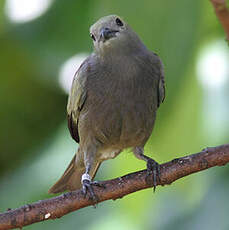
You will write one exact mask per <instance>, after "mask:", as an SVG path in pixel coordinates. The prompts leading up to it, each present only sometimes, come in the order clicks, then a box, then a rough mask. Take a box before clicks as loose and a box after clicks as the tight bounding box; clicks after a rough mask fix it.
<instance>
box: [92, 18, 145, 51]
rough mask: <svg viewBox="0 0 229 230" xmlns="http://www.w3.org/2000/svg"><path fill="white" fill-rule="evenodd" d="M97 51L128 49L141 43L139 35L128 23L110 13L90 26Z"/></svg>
mask: <svg viewBox="0 0 229 230" xmlns="http://www.w3.org/2000/svg"><path fill="white" fill-rule="evenodd" d="M90 36H91V38H92V40H93V44H94V47H95V51H96V52H98V53H100V54H104V53H107V52H115V51H121V52H124V51H128V50H129V49H130V48H131V47H133V46H135V47H136V46H137V45H136V44H135V43H141V42H140V40H139V38H138V36H137V35H136V34H135V33H134V32H133V31H132V29H131V28H130V27H129V25H128V24H127V23H125V22H124V20H123V19H122V18H120V17H119V16H117V15H109V16H106V17H103V18H101V19H99V20H98V21H97V22H96V23H95V24H94V25H92V26H91V28H90Z"/></svg>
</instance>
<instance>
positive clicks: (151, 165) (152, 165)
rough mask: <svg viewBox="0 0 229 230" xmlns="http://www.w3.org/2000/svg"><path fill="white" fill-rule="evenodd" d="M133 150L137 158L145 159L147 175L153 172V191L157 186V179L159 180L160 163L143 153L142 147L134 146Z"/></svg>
mask: <svg viewBox="0 0 229 230" xmlns="http://www.w3.org/2000/svg"><path fill="white" fill-rule="evenodd" d="M133 152H134V155H135V156H136V157H137V158H138V159H141V160H144V161H146V166H147V174H148V176H149V175H151V174H153V190H154V192H155V189H156V186H157V180H158V181H160V165H159V164H158V163H157V162H156V161H155V160H153V159H152V158H150V157H148V156H146V155H144V148H143V147H136V148H134V150H133ZM146 179H147V178H146Z"/></svg>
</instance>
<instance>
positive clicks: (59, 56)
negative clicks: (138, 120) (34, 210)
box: [0, 0, 229, 230]
mask: <svg viewBox="0 0 229 230" xmlns="http://www.w3.org/2000/svg"><path fill="white" fill-rule="evenodd" d="M109 14H118V15H120V16H121V17H123V18H124V19H125V21H127V22H128V23H129V24H130V25H131V27H132V28H133V29H134V30H135V31H136V32H137V33H138V34H139V36H140V38H141V39H142V40H143V42H144V43H145V44H146V46H147V47H148V48H149V49H151V50H153V51H154V52H156V53H157V54H158V55H159V56H160V57H161V59H162V60H163V62H164V66H165V76H166V100H165V102H164V103H163V104H162V106H161V107H160V109H159V112H158V116H157V121H156V126H155V129H154V131H153V133H152V136H151V139H150V140H149V141H148V143H147V145H146V149H145V152H146V154H148V155H149V156H152V157H154V158H155V159H156V160H157V161H159V162H165V161H169V160H171V159H173V158H176V157H179V156H184V155H186V154H190V153H194V152H198V151H200V150H201V149H203V148H205V147H207V146H216V145H220V144H223V143H227V142H228V140H229V117H228V113H229V106H228V104H229V102H228V101H229V52H228V46H227V44H226V42H225V35H224V33H223V30H222V28H221V25H220V24H219V22H218V20H217V18H216V16H215V14H214V10H213V9H212V6H211V4H210V2H209V1H199V0H173V1H170V0H164V1H155V0H153V1H147V0H142V1H130V0H127V1H121V0H116V1H111V0H98V1H92V0H91V1H85V0H78V1H75V0H68V1H64V0H20V1H19V0H5V1H4V0H1V1H0V212H3V211H5V210H6V209H7V208H16V207H19V206H21V205H23V204H26V203H30V202H33V201H37V200H38V199H45V198H49V197H51V196H50V195H48V194H47V190H48V188H49V187H50V186H51V185H52V184H53V183H54V182H55V181H56V180H57V179H58V178H59V176H60V175H61V174H62V173H63V171H64V170H65V168H66V167H67V165H68V163H69V161H70V160H71V158H72V156H73V154H74V152H75V151H76V149H77V145H76V144H75V142H74V141H73V140H72V139H71V137H70V135H69V132H68V129H67V122H66V112H65V111H66V103H67V97H68V90H69V87H70V85H71V80H72V77H73V74H74V72H75V71H76V70H77V68H78V66H79V65H80V63H81V62H82V60H83V59H84V58H85V57H86V56H87V55H88V54H89V53H90V52H92V42H91V39H90V37H89V32H88V31H89V27H90V25H91V24H93V23H94V22H95V21H96V20H97V19H99V18H100V17H102V16H105V15H109ZM143 168H145V163H144V162H141V161H139V160H137V159H136V158H135V157H134V156H133V154H132V153H131V152H130V151H125V152H124V153H123V154H121V155H119V156H118V157H117V158H116V159H114V160H112V161H111V160H110V161H107V162H104V164H103V165H102V167H101V169H100V170H99V172H98V175H97V177H96V179H98V180H103V179H110V178H113V177H118V176H121V175H124V174H126V173H129V172H133V171H136V170H139V169H143ZM228 177H229V167H228V166H225V167H220V168H216V167H215V168H212V169H209V170H207V171H204V172H201V173H198V174H195V175H191V176H188V177H185V178H183V179H181V180H179V181H177V182H175V183H174V184H172V185H171V186H166V187H163V188H162V187H158V188H157V191H156V193H155V194H154V193H153V191H152V189H148V190H143V191H141V192H137V193H134V194H131V195H129V196H127V197H125V198H123V199H120V200H116V201H107V202H104V203H101V204H99V205H98V208H97V209H96V210H95V209H93V208H92V207H88V208H84V209H82V210H79V211H77V212H74V213H71V214H69V215H67V216H65V217H63V218H61V219H58V220H55V221H47V222H42V223H38V224H34V225H31V226H28V227H25V229H34V230H35V229H44V230H45V229H64V228H65V229H69V230H70V229H76V228H77V229H82V230H84V229H85V230H87V229H88V230H90V229H93V230H95V229H100V230H101V229H108V228H109V229H120V230H122V229H127V228H128V229H133V230H135V229H136V230H138V229H159V230H172V229H176V230H179V229H180V230H183V229H188V230H189V229H190V230H191V229H209V230H211V229H220V230H223V229H225V230H226V229H227V230H228V229H229V220H228V213H229V198H228V194H229V180H228Z"/></svg>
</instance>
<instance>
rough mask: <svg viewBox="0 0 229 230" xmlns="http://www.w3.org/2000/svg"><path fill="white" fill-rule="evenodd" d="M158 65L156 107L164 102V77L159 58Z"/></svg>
mask: <svg viewBox="0 0 229 230" xmlns="http://www.w3.org/2000/svg"><path fill="white" fill-rule="evenodd" d="M159 63H160V79H159V85H158V95H159V97H158V107H159V106H160V104H161V103H162V102H163V101H164V100H165V75H164V67H163V64H162V62H161V60H160V58H159Z"/></svg>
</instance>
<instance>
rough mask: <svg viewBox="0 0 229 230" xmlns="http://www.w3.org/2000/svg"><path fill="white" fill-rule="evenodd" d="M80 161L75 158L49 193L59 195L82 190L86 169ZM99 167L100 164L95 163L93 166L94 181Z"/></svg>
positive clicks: (91, 174) (92, 175)
mask: <svg viewBox="0 0 229 230" xmlns="http://www.w3.org/2000/svg"><path fill="white" fill-rule="evenodd" d="M77 154H79V152H78V153H77ZM80 159H81V158H79V157H77V155H75V156H74V157H73V159H72V160H71V162H70V164H69V166H68V168H67V169H66V170H65V172H64V174H63V175H62V177H61V178H60V179H59V180H58V181H57V182H56V183H55V184H54V185H53V186H52V187H51V188H50V189H49V191H48V192H49V193H59V192H64V191H66V190H69V191H73V190H76V189H80V188H81V186H82V185H81V177H82V175H83V174H84V173H85V167H84V166H82V165H83V164H82V162H81V160H80ZM99 166H100V163H99V162H95V163H94V164H93V165H92V168H91V171H90V176H91V177H92V179H93V178H94V177H95V174H96V172H97V170H98V168H99Z"/></svg>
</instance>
